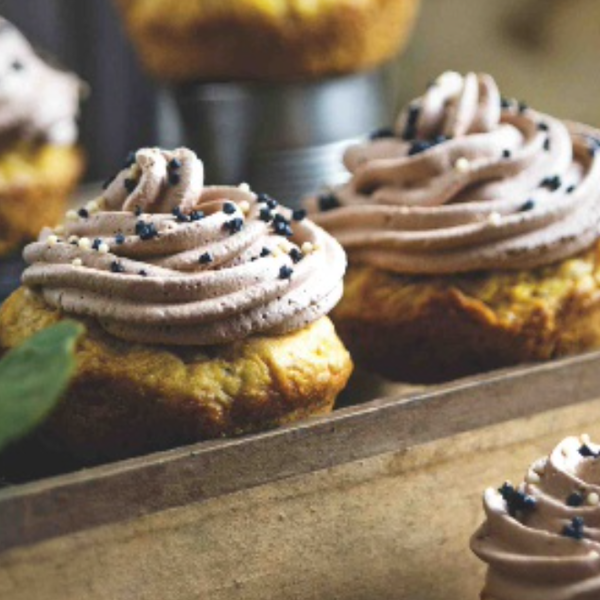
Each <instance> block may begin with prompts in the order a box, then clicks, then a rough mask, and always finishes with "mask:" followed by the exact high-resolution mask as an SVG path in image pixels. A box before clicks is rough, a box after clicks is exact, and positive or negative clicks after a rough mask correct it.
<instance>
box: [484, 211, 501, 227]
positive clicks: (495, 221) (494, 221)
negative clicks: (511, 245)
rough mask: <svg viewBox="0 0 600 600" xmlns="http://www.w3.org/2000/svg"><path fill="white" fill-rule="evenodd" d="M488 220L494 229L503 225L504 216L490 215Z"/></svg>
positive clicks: (494, 213)
mask: <svg viewBox="0 0 600 600" xmlns="http://www.w3.org/2000/svg"><path fill="white" fill-rule="evenodd" d="M487 220H488V223H489V224H490V225H492V226H494V227H498V226H499V225H502V215H501V214H500V213H498V212H493V213H490V214H489V216H488V218H487Z"/></svg>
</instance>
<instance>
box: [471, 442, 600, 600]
mask: <svg viewBox="0 0 600 600" xmlns="http://www.w3.org/2000/svg"><path fill="white" fill-rule="evenodd" d="M599 457H600V446H596V445H594V444H591V443H590V442H589V440H588V439H587V436H582V439H577V438H567V439H566V440H564V441H563V442H561V443H560V444H559V445H558V446H557V447H556V448H555V449H554V450H553V452H552V453H551V454H550V456H549V457H548V458H547V459H540V460H538V461H536V462H535V463H533V465H532V466H531V467H530V469H529V471H528V473H527V475H526V478H525V481H524V482H523V483H522V484H521V485H520V486H518V487H517V488H514V487H513V486H511V485H510V484H508V483H506V484H504V485H503V486H502V487H501V488H500V489H499V490H494V489H489V490H487V491H486V492H485V495H484V499H483V505H484V509H485V514H486V522H485V523H484V524H483V525H482V527H481V528H480V529H479V531H477V533H475V535H474V536H473V538H472V539H471V548H472V550H473V551H474V552H475V554H477V556H478V557H479V558H480V559H481V560H483V561H484V562H486V563H487V564H488V574H487V579H486V584H485V588H484V590H483V592H482V596H481V597H482V598H493V599H494V600H595V599H596V598H599V597H600V458H599Z"/></svg>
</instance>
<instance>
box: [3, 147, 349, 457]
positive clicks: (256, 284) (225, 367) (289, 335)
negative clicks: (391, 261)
mask: <svg viewBox="0 0 600 600" xmlns="http://www.w3.org/2000/svg"><path fill="white" fill-rule="evenodd" d="M24 256H25V260H26V261H27V263H28V264H29V267H28V268H27V269H26V270H25V272H24V274H23V283H24V287H23V288H22V289H20V290H18V291H17V292H15V293H14V294H13V295H12V296H11V297H10V298H9V299H8V300H7V301H6V303H5V304H4V305H3V307H2V310H1V311H0V348H2V349H4V350H7V349H9V348H12V347H14V346H16V345H18V344H19V343H20V342H22V341H23V340H24V339H26V338H28V337H29V336H31V335H32V334H33V333H34V332H35V331H37V330H39V329H40V328H43V327H45V326H47V325H49V324H51V323H55V322H57V321H59V320H61V319H63V318H65V317H68V318H70V319H75V320H79V321H81V322H83V323H84V324H85V325H86V328H87V335H86V336H85V338H84V339H83V341H82V342H81V344H80V346H79V350H78V352H77V359H78V371H77V374H76V377H75V380H74V382H73V384H72V385H71V387H70V389H69V390H68V393H67V394H66V397H65V399H64V401H63V403H62V404H61V405H60V407H59V408H58V410H57V411H56V413H55V414H54V415H53V417H52V418H51V419H50V421H49V422H48V424H47V426H46V427H45V431H44V435H45V437H46V439H48V440H51V441H52V442H53V443H54V444H57V445H59V447H60V448H63V449H66V450H67V451H68V452H69V453H70V454H71V455H73V456H76V457H78V458H79V459H82V460H84V461H86V462H97V461H101V460H106V459H117V458H123V457H126V456H132V455H136V454H141V453H143V452H149V451H152V450H159V449H162V448H168V447H171V446H174V445H178V444H185V443H191V442H195V441H199V440H205V439H211V438H217V437H221V436H229V435H238V434H242V433H247V432H252V431H258V430H263V429H268V428H271V427H275V426H277V425H281V424H283V423H289V422H292V421H295V420H298V419H301V418H305V417H307V416H310V415H318V414H323V413H327V412H329V411H330V410H331V409H332V406H333V403H334V400H335V398H336V396H337V394H338V393H339V392H340V390H341V389H342V388H343V387H344V386H345V384H346V381H347V379H348V377H349V375H350V372H351V370H352V364H351V361H350V357H349V354H348V352H347V351H346V349H345V348H344V346H343V345H342V343H341V342H340V340H339V339H338V337H337V335H336V333H335V331H334V328H333V325H332V324H331V321H330V320H329V319H328V318H327V316H326V315H327V313H328V312H329V310H330V309H331V308H332V307H333V306H334V305H335V304H336V303H337V302H338V300H339V298H340V297H341V295H342V278H343V275H344V272H345V268H346V259H345V254H344V252H343V250H342V248H341V247H340V246H339V244H338V243H337V242H336V241H335V240H334V239H333V238H332V237H330V236H329V235H328V234H327V233H325V232H324V231H323V230H322V229H320V228H319V227H317V226H316V225H314V224H313V223H311V222H310V221H309V220H308V219H306V218H305V216H304V214H303V213H302V212H291V211H289V210H287V209H285V208H283V207H281V206H279V205H278V203H277V202H276V201H275V200H273V199H272V198H270V197H269V196H267V195H264V194H259V195H256V194H254V193H252V192H251V191H250V190H249V189H248V188H247V186H240V187H221V186H217V187H204V185H203V166H202V163H201V162H200V161H199V160H198V159H197V157H196V155H195V154H194V153H193V152H191V151H190V150H186V149H178V150H175V151H173V152H167V151H164V150H160V149H156V148H154V149H142V150H139V151H138V152H137V153H136V154H134V155H132V156H131V157H130V159H129V160H128V163H127V165H126V167H125V168H124V169H123V170H122V171H121V172H120V173H119V174H118V175H117V176H116V177H115V178H114V180H113V181H112V182H111V183H109V184H108V187H107V189H106V190H105V191H104V193H103V194H102V196H101V197H100V198H99V199H98V200H95V201H92V202H91V203H89V204H88V205H86V206H85V207H83V208H81V209H80V210H79V211H78V212H75V211H72V212H70V213H68V215H67V220H66V223H65V224H64V229H62V228H61V229H60V230H59V232H58V233H57V232H56V231H54V232H53V231H51V230H47V231H44V232H43V234H42V236H41V237H40V240H39V241H37V242H35V243H33V244H30V245H29V246H27V247H26V249H25V253H24Z"/></svg>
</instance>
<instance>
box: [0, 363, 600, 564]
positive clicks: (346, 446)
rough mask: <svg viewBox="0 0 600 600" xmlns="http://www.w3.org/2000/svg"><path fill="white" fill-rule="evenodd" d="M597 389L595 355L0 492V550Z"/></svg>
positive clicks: (522, 414)
mask: <svg viewBox="0 0 600 600" xmlns="http://www.w3.org/2000/svg"><path fill="white" fill-rule="evenodd" d="M598 390H600V353H598V352H596V353H591V354H587V355H582V356H578V357H573V358H568V359H564V360H561V361H556V362H553V363H546V364H543V365H538V366H534V367H522V368H518V369H512V370H509V371H504V372H496V373H493V374H490V375H486V376H480V377H477V378H472V379H468V380H464V381H460V382H456V383H453V384H449V385H446V386H440V387H436V388H431V389H427V390H425V391H421V392H418V391H416V392H407V393H406V395H404V396H403V395H400V396H399V397H390V398H385V399H382V400H374V401H372V402H368V403H366V404H362V405H360V406H355V407H350V408H346V409H342V410H339V411H336V412H335V413H334V414H333V415H331V416H329V417H323V418H319V419H314V420H311V421H306V422H304V423H300V424H297V425H294V426H290V427H286V428H282V429H279V430H276V431H271V432H268V433H264V434H260V435H256V436H249V437H246V438H240V439H234V440H226V441H219V442H212V443H203V444H198V445H195V446H189V447H185V448H180V449H176V450H172V451H169V452H165V453H160V454H155V455H150V456H147V457H142V458H139V459H134V460H131V461H125V462H121V463H115V464H113V465H108V466H104V467H100V468H96V469H90V470H87V471H82V472H78V473H75V474H72V475H67V476H63V477H58V478H53V479H48V480H44V481H41V482H36V483H32V484H27V485H23V486H16V487H14V488H8V489H6V490H4V491H0V553H1V552H3V551H7V550H9V549H11V548H15V547H18V546H25V545H28V544H34V543H38V542H41V541H43V540H46V539H50V538H53V537H60V536H64V535H67V534H71V533H77V532H82V531H85V530H87V529H91V528H94V527H98V526H101V525H107V524H114V523H118V522H119V521H126V520H131V519H137V518H140V517H142V516H144V515H147V514H151V513H155V512H159V511H164V510H167V509H171V508H175V507H179V506H185V505H187V504H189V503H192V502H199V501H206V500H209V499H211V498H218V497H220V496H223V495H226V494H231V493H234V492H239V491H243V490H248V489H250V488H253V487H256V486H260V485H263V484H266V483H273V482H277V481H280V480H283V479H286V478H289V477H294V476H299V475H303V474H308V473H313V472H316V471H319V470H323V469H328V468H332V467H335V466H337V465H343V464H346V463H351V462H354V461H357V460H361V459H366V458H370V457H374V456H378V455H381V454H385V453H389V452H398V451H402V450H406V449H408V448H414V447H416V446H419V445H421V444H425V443H428V442H432V441H435V440H441V439H445V438H450V437H451V436H453V435H456V434H460V433H463V432H467V431H471V430H476V429H480V428H483V427H486V426H489V425H493V424H498V423H502V422H505V421H509V420H515V419H520V418H526V417H530V416H532V415H535V414H538V413H540V412H544V411H548V410H553V409H556V408H560V407H565V406H571V405H575V404H577V403H582V402H586V401H589V400H590V399H592V398H595V397H597V396H598Z"/></svg>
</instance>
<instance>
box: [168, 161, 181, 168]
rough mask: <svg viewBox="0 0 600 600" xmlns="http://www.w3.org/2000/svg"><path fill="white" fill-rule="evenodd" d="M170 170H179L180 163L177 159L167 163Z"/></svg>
mask: <svg viewBox="0 0 600 600" xmlns="http://www.w3.org/2000/svg"><path fill="white" fill-rule="evenodd" d="M169 168H170V169H174V170H175V169H181V161H180V160H179V159H178V158H172V159H171V161H170V162H169Z"/></svg>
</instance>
